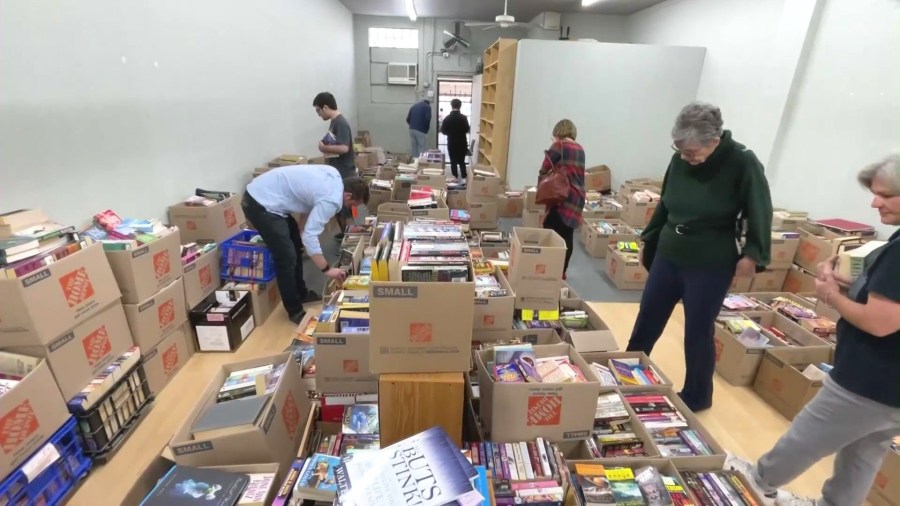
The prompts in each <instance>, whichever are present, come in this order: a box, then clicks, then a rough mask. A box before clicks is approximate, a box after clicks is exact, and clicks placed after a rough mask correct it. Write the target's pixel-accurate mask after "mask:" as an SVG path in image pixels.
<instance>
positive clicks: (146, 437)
mask: <svg viewBox="0 0 900 506" xmlns="http://www.w3.org/2000/svg"><path fill="white" fill-rule="evenodd" d="M594 306H595V307H596V308H597V310H598V312H599V313H600V316H601V317H602V318H603V319H604V321H606V322H607V324H608V325H609V327H610V328H611V329H612V330H613V332H614V333H615V335H616V337H617V339H618V342H619V346H620V347H621V348H623V349H624V347H625V344H626V343H627V341H628V337H629V335H630V334H631V328H632V325H633V323H634V320H635V317H636V316H637V304H606V303H603V304H600V303H598V304H594ZM683 325H684V319H683V316H682V313H681V309H680V308H678V309H676V312H675V313H674V314H673V316H672V319H671V320H670V322H669V326H668V327H667V328H666V331H665V334H663V337H662V338H661V339H660V341H659V343H658V344H657V346H656V350H655V351H654V354H653V360H654V361H655V362H656V363H657V364H658V365H659V366H660V368H662V370H663V371H664V372H665V374H666V375H668V376H669V378H670V379H671V380H672V381H673V382H675V384H676V386H678V385H680V384H681V382H682V380H683V379H684V348H683V346H682V337H681V336H682V328H683ZM293 330H294V326H293V325H291V324H290V322H288V320H287V317H286V316H285V314H284V310H283V309H282V308H280V307H279V308H278V310H276V312H275V313H274V314H273V315H272V316H271V317H270V318H269V320H268V321H267V322H266V324H265V325H263V326H262V327H260V328H258V329H256V330H255V331H254V332H253V333H252V334H251V336H250V338H249V340H248V341H247V342H246V343H244V345H243V346H242V347H241V348H240V349H239V350H238V351H237V352H236V353H233V354H211V353H200V354H196V355H194V356H193V357H192V358H191V360H190V361H189V362H188V363H187V364H186V365H185V366H184V368H183V369H182V370H181V372H179V373H178V375H177V376H176V377H175V378H174V379H173V380H172V382H171V383H170V384H169V385H168V386H167V387H166V389H165V390H164V391H163V392H162V394H160V395H159V397H158V398H157V400H156V403H155V406H154V407H153V409H152V411H151V412H150V413H149V414H148V416H147V418H146V419H145V420H144V421H143V422H142V423H141V424H140V426H138V428H137V429H136V430H135V432H134V434H133V435H132V437H131V438H130V439H129V440H128V441H127V442H126V443H125V445H124V446H123V447H122V448H121V450H120V451H119V453H118V454H117V455H116V456H115V457H114V458H113V459H112V460H111V462H110V463H109V464H107V465H105V466H100V467H97V468H96V469H94V470H93V471H92V472H91V474H90V476H88V478H87V480H85V482H84V483H83V484H82V486H81V487H80V489H79V490H78V491H77V493H76V494H75V495H74V496H73V497H72V499H71V501H70V502H69V504H70V505H74V506H96V505H99V504H103V505H107V504H121V501H122V498H123V497H124V495H125V493H126V492H127V491H128V489H129V488H130V487H131V486H132V484H133V483H134V481H135V480H136V478H137V477H138V476H139V475H140V474H141V472H142V471H143V470H144V469H145V468H146V466H147V464H148V463H149V462H150V461H151V460H152V459H153V458H154V457H155V456H156V455H158V454H159V453H160V451H161V450H162V448H163V447H164V446H165V444H166V443H167V442H168V441H169V438H170V437H171V436H172V433H173V432H174V431H175V429H176V428H177V427H178V425H180V424H181V422H182V421H183V420H184V418H185V416H186V414H187V412H188V411H189V410H190V409H191V408H193V407H194V404H195V402H196V400H197V398H198V397H199V395H200V393H201V391H202V390H203V389H204V388H205V387H206V385H207V383H208V381H209V378H210V377H211V376H212V375H213V374H214V373H215V371H216V370H217V368H218V367H219V366H220V365H221V364H224V363H227V362H232V361H236V360H244V359H247V358H252V357H257V356H262V355H265V354H271V353H277V352H280V351H282V350H283V349H284V348H285V347H286V346H287V345H288V344H289V343H290V342H291V339H292V338H293ZM698 416H699V417H700V419H701V421H702V422H703V424H704V425H705V426H706V428H707V429H708V430H709V431H710V432H711V433H712V434H713V436H714V437H715V438H716V440H717V441H718V442H719V443H720V444H721V445H722V447H724V448H725V449H726V450H728V451H730V452H732V453H735V454H737V455H740V456H743V457H746V458H749V459H755V458H757V457H759V456H760V455H761V454H762V453H764V452H765V451H767V450H768V449H769V448H771V447H772V445H773V444H774V443H775V441H777V439H778V437H779V436H781V434H783V433H784V432H785V431H786V430H787V427H788V425H789V423H788V421H787V420H786V419H784V418H783V417H782V416H781V415H780V414H778V413H777V412H776V411H775V410H774V409H772V408H770V407H769V406H768V405H767V404H766V403H765V402H764V401H763V400H762V399H760V398H759V397H757V396H756V395H755V394H754V393H753V391H752V389H750V388H743V387H733V386H731V385H729V384H727V383H726V382H724V381H721V380H720V379H719V378H718V377H716V381H715V400H714V404H713V408H712V409H710V410H708V411H706V412H704V413H700V414H699V415H698ZM832 464H833V461H832V460H831V459H830V458H829V459H827V460H825V461H822V462H819V463H818V464H817V465H816V466H814V467H813V468H812V469H810V470H809V471H807V472H806V474H804V475H803V476H801V477H800V478H798V479H797V480H795V481H794V483H792V484H790V485H789V486H788V487H786V488H787V489H788V490H790V491H792V492H794V493H796V494H799V495H806V496H813V497H817V496H818V494H819V490H820V489H821V486H822V483H823V482H824V481H825V479H826V478H827V477H828V476H829V475H830V474H831V466H832Z"/></svg>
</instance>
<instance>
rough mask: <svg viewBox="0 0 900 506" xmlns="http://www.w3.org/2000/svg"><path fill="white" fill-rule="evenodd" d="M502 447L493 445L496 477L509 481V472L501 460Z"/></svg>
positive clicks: (492, 453)
mask: <svg viewBox="0 0 900 506" xmlns="http://www.w3.org/2000/svg"><path fill="white" fill-rule="evenodd" d="M502 449H503V448H502V446H501V445H500V444H498V443H493V444H491V453H490V455H491V458H492V459H493V461H494V469H495V471H494V475H495V476H498V477H500V478H501V479H504V480H509V472H508V471H507V470H506V468H505V467H504V466H505V464H504V462H503V459H502V458H501V450H502Z"/></svg>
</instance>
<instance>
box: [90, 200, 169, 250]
mask: <svg viewBox="0 0 900 506" xmlns="http://www.w3.org/2000/svg"><path fill="white" fill-rule="evenodd" d="M174 231H175V229H171V228H168V227H166V226H165V225H163V224H162V223H161V222H160V221H159V220H156V219H152V218H151V219H136V218H121V217H119V215H117V214H116V213H115V212H114V211H112V210H109V209H107V210H106V211H103V212H100V213H97V214H95V215H94V225H92V226H91V227H89V228H87V229H86V230H84V231H83V232H82V235H86V236H88V237H90V238H91V239H93V240H95V241H100V242H102V243H103V249H104V250H107V251H115V250H129V249H135V248H138V247H140V246H142V245H144V244H149V243H151V242H153V241H155V240H157V239H160V238H162V237H165V236H167V235H169V234H171V233H173V232H174Z"/></svg>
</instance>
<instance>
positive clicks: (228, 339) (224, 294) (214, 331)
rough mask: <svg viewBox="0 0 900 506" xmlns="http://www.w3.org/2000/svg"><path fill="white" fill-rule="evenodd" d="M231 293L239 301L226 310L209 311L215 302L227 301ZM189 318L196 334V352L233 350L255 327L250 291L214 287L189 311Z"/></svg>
mask: <svg viewBox="0 0 900 506" xmlns="http://www.w3.org/2000/svg"><path fill="white" fill-rule="evenodd" d="M232 293H233V294H235V296H236V297H238V302H237V303H236V304H235V305H234V307H232V308H231V309H230V310H229V311H228V312H227V313H224V312H213V311H209V309H210V307H211V306H213V305H216V304H217V301H221V300H228V298H229V297H230V294H232ZM190 321H191V325H193V327H194V332H195V334H196V335H197V349H198V350H199V351H234V350H236V349H238V348H239V347H240V346H241V344H242V343H243V342H244V341H245V340H246V339H247V336H249V335H250V333H251V332H253V329H254V328H256V323H255V320H254V318H253V312H252V310H251V308H250V292H247V291H237V290H235V291H229V290H216V291H215V292H214V293H213V294H212V295H210V296H209V297H207V298H206V300H205V301H203V303H201V304H199V305H198V306H197V307H195V308H194V309H192V310H191V314H190Z"/></svg>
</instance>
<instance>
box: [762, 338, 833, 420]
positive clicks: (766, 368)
mask: <svg viewBox="0 0 900 506" xmlns="http://www.w3.org/2000/svg"><path fill="white" fill-rule="evenodd" d="M833 358H834V350H833V349H832V348H829V347H803V348H787V347H782V348H773V349H769V350H766V354H765V357H764V358H763V360H762V363H761V364H760V366H759V372H758V373H757V375H756V380H755V381H754V382H753V391H754V392H756V394H757V395H759V396H760V397H761V398H762V399H763V400H765V401H766V402H767V403H769V405H770V406H772V407H773V408H775V410H776V411H778V412H779V413H781V414H782V416H784V417H785V418H787V419H788V420H793V419H794V417H795V416H796V415H797V413H799V412H800V410H801V409H803V407H804V406H805V405H806V403H808V402H809V401H810V400H812V398H813V397H814V396H815V395H816V393H818V392H819V390H820V389H821V388H822V386H823V384H824V381H822V380H813V379H810V378H807V377H806V376H804V375H803V372H802V369H803V368H805V367H806V366H807V365H809V364H818V363H820V362H825V363H829V364H830V363H831V362H832V360H833Z"/></svg>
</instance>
